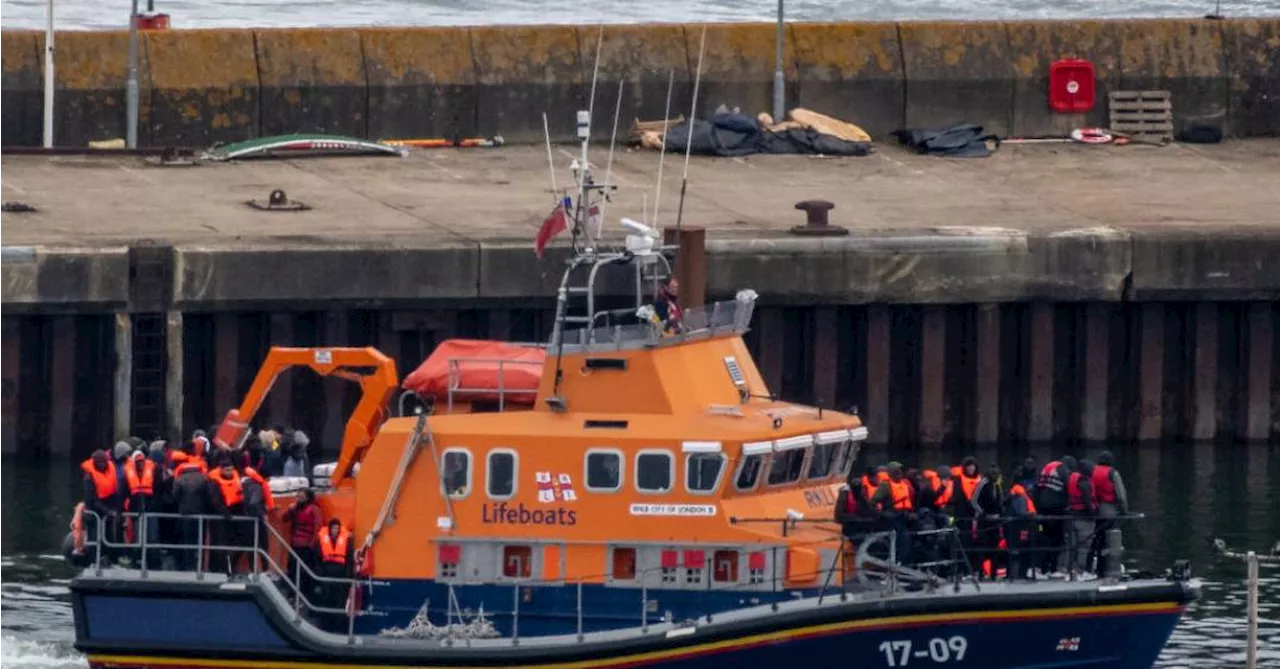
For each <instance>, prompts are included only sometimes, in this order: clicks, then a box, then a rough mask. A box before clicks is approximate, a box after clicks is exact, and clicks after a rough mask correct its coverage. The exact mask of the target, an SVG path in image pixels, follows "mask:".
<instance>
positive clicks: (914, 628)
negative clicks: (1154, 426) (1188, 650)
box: [73, 582, 1195, 669]
mask: <svg viewBox="0 0 1280 669" xmlns="http://www.w3.org/2000/svg"><path fill="white" fill-rule="evenodd" d="M134 585H139V584H137V583H135V584H134ZM165 590H166V588H163V587H158V588H157V587H147V586H142V590H140V591H136V592H132V593H130V592H128V591H122V589H119V588H114V587H103V588H93V587H84V588H76V587H74V586H73V592H74V597H75V602H74V604H75V607H76V623H77V647H78V648H79V649H80V650H81V651H82V652H84V653H85V654H86V655H87V656H88V658H89V662H90V665H91V666H92V667H95V668H106V667H122V668H123V667H157V668H158V667H166V668H171V669H178V668H186V667H190V668H193V669H194V668H209V669H214V668H217V669H237V668H240V667H244V668H246V669H247V668H248V667H265V668H276V669H350V668H355V667H365V666H382V667H405V668H408V667H423V668H426V667H432V668H442V667H457V668H459V669H460V668H462V667H496V666H502V667H529V668H532V667H540V668H545V669H553V668H563V669H569V668H578V667H612V668H616V669H621V668H623V667H687V668H690V669H693V668H699V669H701V668H712V667H724V668H725V669H729V668H732V669H741V668H742V667H772V666H784V665H785V663H788V662H795V661H796V660H797V659H803V660H805V661H815V660H816V661H820V662H823V663H833V664H824V666H840V667H889V668H894V669H899V668H903V667H937V666H947V667H974V668H981V669H1033V668H1045V669H1047V668H1050V667H1097V668H1106V669H1139V668H1140V669H1147V668H1148V667H1151V666H1152V664H1153V663H1154V662H1155V660H1156V658H1157V657H1158V656H1159V654H1160V652H1161V650H1162V649H1163V647H1164V645H1165V643H1166V642H1167V641H1168V639H1169V636H1170V634H1171V633H1172V631H1173V629H1174V627H1175V625H1176V624H1177V623H1178V620H1179V618H1180V616H1181V615H1182V612H1183V610H1184V608H1185V606H1186V604H1187V603H1188V602H1189V601H1190V600H1191V599H1193V598H1194V596H1195V592H1194V588H1190V587H1188V586H1186V584H1182V583H1172V582H1170V583H1156V584H1153V585H1151V586H1150V587H1142V588H1129V589H1116V590H1111V591H1103V590H1100V589H1093V590H1076V591H1072V592H1056V593H1055V592H1049V593H1039V594H1036V593H1034V592H1030V591H1028V592H1026V593H1023V594H1016V593H1010V594H1006V595H997V594H988V595H973V596H947V595H945V594H941V595H939V596H907V597H903V598H900V599H899V598H890V599H877V600H872V601H866V602H857V601H853V600H851V601H850V602H848V603H839V602H834V603H833V601H832V600H833V599H835V600H838V597H837V598H832V597H828V598H827V601H828V603H827V605H825V606H815V607H790V610H789V607H788V606H786V605H784V606H782V607H780V608H779V611H778V612H776V613H772V614H763V615H758V616H746V617H742V618H741V619H734V616H733V615H725V616H722V617H721V618H722V620H721V621H719V622H717V623H715V624H706V625H702V626H699V627H698V628H696V629H695V630H694V631H692V632H687V633H670V632H664V631H663V629H662V628H660V627H659V628H653V629H651V630H650V632H649V633H648V634H644V635H626V634H622V635H618V636H617V637H616V638H615V639H613V640H607V639H606V640H604V641H600V640H595V641H592V640H590V639H588V641H587V642H576V640H575V639H574V638H573V637H565V638H566V642H565V643H563V644H558V645H546V644H542V645H540V644H538V643H536V642H534V640H533V639H532V638H530V639H529V640H528V641H526V640H525V638H523V637H522V639H521V644H520V645H511V644H509V643H507V644H503V645H502V646H500V647H495V648H494V649H493V651H492V652H489V651H477V650H476V649H474V648H473V649H462V648H459V647H454V648H445V647H442V646H438V645H437V646H428V645H424V644H418V645H414V644H413V643H409V644H396V643H387V642H385V641H382V642H375V643H371V644H354V645H352V644H347V643H346V639H345V637H329V639H330V642H324V640H323V638H322V637H320V636H316V635H312V636H311V637H308V636H307V635H306V634H303V633H301V632H300V631H299V629H298V626H297V625H295V624H293V623H292V622H291V620H290V619H289V615H288V612H280V611H278V610H277V609H276V607H273V606H271V605H270V604H269V603H268V602H267V601H266V598H265V597H264V596H262V595H261V593H259V594H258V595H257V596H255V594H254V592H253V588H248V589H245V590H238V591H218V590H214V589H209V590H206V594H205V595H204V596H200V597H192V596H190V595H191V594H192V593H190V592H185V593H182V594H181V595H180V594H179V593H177V592H172V593H167V594H166V593H165ZM764 608H767V607H764ZM723 619H729V620H723ZM335 639H340V642H339V641H336V640H335ZM836 663H838V664H836Z"/></svg>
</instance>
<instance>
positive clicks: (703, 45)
mask: <svg viewBox="0 0 1280 669" xmlns="http://www.w3.org/2000/svg"><path fill="white" fill-rule="evenodd" d="M706 49H707V24H705V23H704V24H702V39H700V40H699V41H698V71H697V72H696V73H694V75H693V104H692V105H690V108H689V121H688V123H689V139H688V141H686V142H685V145H684V178H683V179H681V181H680V205H679V207H678V208H677V209H676V234H677V235H679V234H680V223H681V222H682V221H683V220H684V194H685V192H686V191H687V190H689V154H690V152H691V151H692V150H693V124H694V120H695V119H697V118H698V84H699V83H701V81H702V57H703V56H705V55H707V51H706ZM662 145H663V146H666V140H665V138H664V139H663V144H662Z"/></svg>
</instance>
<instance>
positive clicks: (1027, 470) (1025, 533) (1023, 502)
mask: <svg viewBox="0 0 1280 669" xmlns="http://www.w3.org/2000/svg"><path fill="white" fill-rule="evenodd" d="M1036 474H1037V471H1036V469H1035V465H1034V463H1032V464H1031V465H1030V466H1028V465H1027V464H1025V463H1024V464H1023V466H1022V467H1020V468H1019V469H1018V471H1017V472H1015V473H1014V475H1013V476H1012V477H1011V478H1012V479H1013V481H1014V483H1013V485H1011V486H1009V494H1008V496H1007V497H1006V498H1005V507H1004V513H1005V516H1006V517H1008V519H1009V520H1008V521H1007V523H1006V525H1005V528H1004V537H1005V541H1006V543H1007V544H1008V547H1009V566H1010V569H1009V578H1010V579H1019V578H1030V579H1034V578H1035V565H1036V554H1035V552H1034V550H1029V549H1034V547H1035V546H1036V526H1037V523H1036V519H1035V516H1036V503H1035V501H1034V500H1032V499H1031V493H1030V489H1029V487H1028V480H1032V481H1034V479H1035V475H1036Z"/></svg>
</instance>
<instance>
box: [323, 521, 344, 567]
mask: <svg viewBox="0 0 1280 669" xmlns="http://www.w3.org/2000/svg"><path fill="white" fill-rule="evenodd" d="M350 540H351V532H349V531H348V530H347V529H346V528H345V527H344V528H342V529H340V530H338V540H337V541H334V540H333V538H332V537H331V536H329V528H327V527H326V528H325V529H324V530H323V531H322V532H320V560H321V561H322V562H329V563H332V564H346V563H347V543H348V542H349V541H350Z"/></svg>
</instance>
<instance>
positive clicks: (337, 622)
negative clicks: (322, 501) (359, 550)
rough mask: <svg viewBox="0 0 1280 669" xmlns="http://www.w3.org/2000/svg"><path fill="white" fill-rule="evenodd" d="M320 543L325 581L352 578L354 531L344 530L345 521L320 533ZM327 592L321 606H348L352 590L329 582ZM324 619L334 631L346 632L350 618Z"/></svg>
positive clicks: (332, 616) (331, 523)
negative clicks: (352, 533) (343, 630)
mask: <svg viewBox="0 0 1280 669" xmlns="http://www.w3.org/2000/svg"><path fill="white" fill-rule="evenodd" d="M317 543H318V544H319V547H320V575H321V576H323V577H325V578H351V574H352V571H353V567H354V566H355V541H354V540H352V537H351V532H350V530H348V529H347V528H345V527H343V526H342V521H341V520H339V519H337V518H332V519H330V520H329V527H328V528H327V529H324V530H322V531H321V532H320V534H319V536H318V537H317ZM323 590H324V594H323V596H322V598H321V600H320V601H321V606H324V607H326V608H331V609H341V608H344V606H345V605H346V603H347V597H348V595H349V594H350V591H351V586H350V585H349V584H346V583H329V582H326V583H325V584H324V588H323ZM323 618H324V619H325V621H326V625H325V626H326V627H328V628H329V629H330V631H338V630H342V629H345V626H346V620H347V619H346V616H344V615H340V614H336V613H331V614H328V615H325V616H323Z"/></svg>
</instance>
